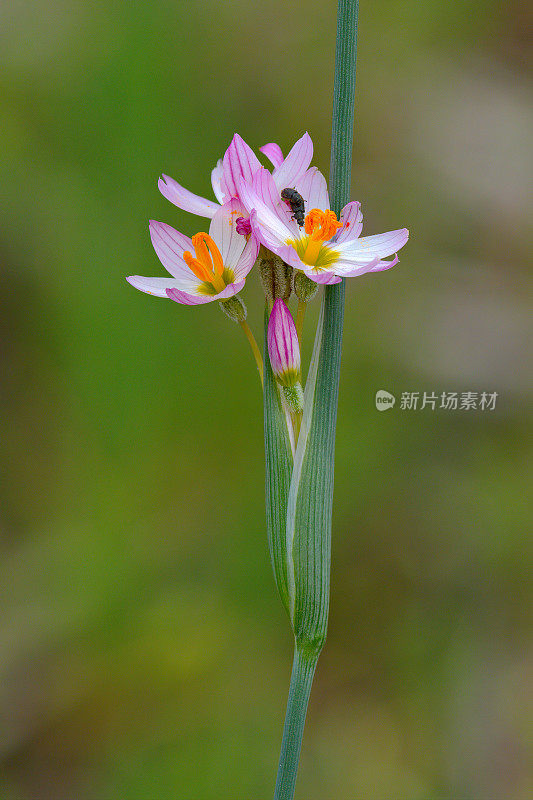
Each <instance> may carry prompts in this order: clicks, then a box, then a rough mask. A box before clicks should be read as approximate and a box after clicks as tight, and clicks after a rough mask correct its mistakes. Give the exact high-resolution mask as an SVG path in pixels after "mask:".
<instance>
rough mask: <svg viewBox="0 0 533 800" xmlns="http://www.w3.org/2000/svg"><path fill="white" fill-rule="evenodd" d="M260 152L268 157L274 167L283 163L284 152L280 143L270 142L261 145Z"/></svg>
mask: <svg viewBox="0 0 533 800" xmlns="http://www.w3.org/2000/svg"><path fill="white" fill-rule="evenodd" d="M259 152H260V153H263V155H265V156H266V157H267V158H268V160H269V161H270V163H271V164H272V166H273V167H280V166H281V165H282V164H283V152H282V150H281V147H280V146H279V144H276V143H275V142H269V143H268V144H264V145H263V147H260V148H259Z"/></svg>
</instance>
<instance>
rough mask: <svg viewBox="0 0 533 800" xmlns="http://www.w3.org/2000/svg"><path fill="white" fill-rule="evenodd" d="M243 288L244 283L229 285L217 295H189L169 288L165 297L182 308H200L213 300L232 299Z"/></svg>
mask: <svg viewBox="0 0 533 800" xmlns="http://www.w3.org/2000/svg"><path fill="white" fill-rule="evenodd" d="M243 286H244V281H238V282H236V283H229V284H228V285H227V286H226V288H225V289H224V291H222V292H219V293H218V294H190V293H189V292H182V291H180V290H179V289H173V288H170V289H168V291H167V297H169V298H170V299H171V300H174V301H175V302H176V303H181V305H183V306H201V305H203V304H204V303H212V302H213V300H227V298H228V297H233V295H234V294H237V292H240V291H241V289H242V288H243Z"/></svg>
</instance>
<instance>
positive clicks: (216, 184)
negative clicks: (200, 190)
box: [211, 158, 224, 204]
mask: <svg viewBox="0 0 533 800" xmlns="http://www.w3.org/2000/svg"><path fill="white" fill-rule="evenodd" d="M223 173H224V168H223V166H222V159H221V158H219V160H218V161H217V165H216V167H214V169H212V170H211V186H212V187H213V192H214V193H215V197H216V199H217V200H218V202H219V203H221V204H222V203H223V202H224V192H223V191H222V186H221V181H222V175H223Z"/></svg>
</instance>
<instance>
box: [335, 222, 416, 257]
mask: <svg viewBox="0 0 533 800" xmlns="http://www.w3.org/2000/svg"><path fill="white" fill-rule="evenodd" d="M408 239H409V231H408V230H407V228H400V229H399V230H396V231H387V232H386V233H378V234H376V235H375V236H364V237H362V238H360V239H346V240H345V241H344V242H342V243H341V245H340V247H338V248H337V246H336V245H337V243H334V246H335V249H338V250H339V251H340V252H341V254H342V257H343V259H346V260H350V261H352V260H353V261H354V262H355V263H356V262H358V261H359V260H360V259H361V258H362V259H363V263H366V262H367V261H368V257H369V256H374V257H375V258H386V257H387V256H392V255H394V253H397V252H398V250H400V248H402V247H403V246H404V244H405V243H406V242H407V240H408Z"/></svg>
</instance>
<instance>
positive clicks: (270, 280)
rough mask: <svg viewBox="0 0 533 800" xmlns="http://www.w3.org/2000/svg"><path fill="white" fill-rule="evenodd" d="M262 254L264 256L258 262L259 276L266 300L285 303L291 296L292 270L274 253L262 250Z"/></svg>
mask: <svg viewBox="0 0 533 800" xmlns="http://www.w3.org/2000/svg"><path fill="white" fill-rule="evenodd" d="M263 252H264V256H263V258H260V260H259V275H260V277H261V283H262V284H263V289H264V290H265V294H266V296H267V299H268V300H270V302H271V303H273V302H274V301H275V300H278V299H281V300H285V301H286V300H288V299H289V297H290V296H291V283H292V272H293V269H292V267H290V266H289V265H288V264H286V263H285V262H284V261H282V260H281V258H280V257H279V256H276V255H275V254H274V253H270V252H269V251H268V250H264V249H263V248H262V249H261V253H263Z"/></svg>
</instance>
